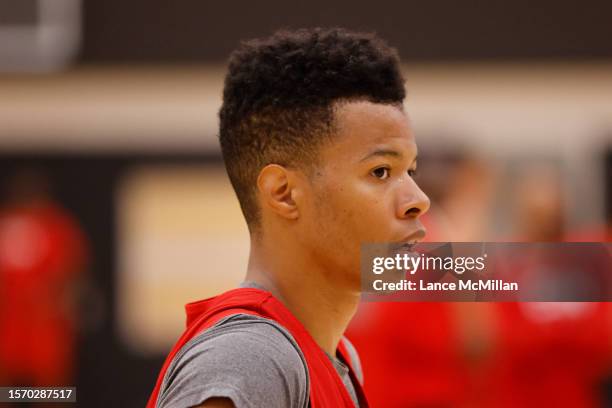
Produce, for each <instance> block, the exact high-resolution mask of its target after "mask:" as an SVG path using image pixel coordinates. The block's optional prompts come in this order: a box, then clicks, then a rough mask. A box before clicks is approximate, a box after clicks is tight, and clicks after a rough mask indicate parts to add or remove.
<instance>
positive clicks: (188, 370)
mask: <svg viewBox="0 0 612 408" xmlns="http://www.w3.org/2000/svg"><path fill="white" fill-rule="evenodd" d="M288 336H289V337H288ZM292 341H293V340H292V338H290V335H289V334H288V333H287V332H284V330H283V329H282V328H279V327H277V326H275V325H274V324H273V323H270V321H269V320H267V319H263V318H257V319H247V320H246V321H244V319H243V321H240V319H238V322H236V321H233V322H230V323H225V324H222V325H220V326H218V327H217V326H215V327H213V328H211V329H209V330H207V331H206V332H204V333H202V334H200V335H199V336H197V337H196V338H194V339H192V340H191V341H190V342H189V343H187V344H186V345H185V346H184V347H183V348H182V349H181V351H180V352H179V353H178V354H177V356H176V357H175V359H174V361H173V362H172V364H171V366H170V368H169V371H168V373H167V375H166V378H165V380H164V385H163V387H162V390H161V393H160V397H159V401H158V407H164V408H186V407H192V406H194V405H198V404H201V403H202V402H204V401H206V400H207V399H209V398H212V397H227V398H229V399H231V400H232V402H233V403H234V405H235V406H236V407H237V408H243V407H270V408H276V407H279V408H280V407H283V408H286V407H299V408H302V407H307V406H308V389H309V387H308V374H307V368H306V365H305V363H304V360H303V358H302V357H301V355H300V352H299V351H298V350H297V349H296V345H294V344H293V343H292Z"/></svg>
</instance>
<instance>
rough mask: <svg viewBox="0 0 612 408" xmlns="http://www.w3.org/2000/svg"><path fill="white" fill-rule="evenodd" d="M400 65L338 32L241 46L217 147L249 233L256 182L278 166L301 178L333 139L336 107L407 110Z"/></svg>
mask: <svg viewBox="0 0 612 408" xmlns="http://www.w3.org/2000/svg"><path fill="white" fill-rule="evenodd" d="M404 96H405V90H404V79H403V77H402V74H401V72H400V67H399V58H398V56H397V52H396V51H395V49H393V48H391V47H389V46H388V45H387V44H386V43H385V42H384V41H382V40H381V39H380V38H378V37H377V36H376V35H374V34H370V33H359V32H352V31H348V30H345V29H341V28H331V29H322V28H313V29H300V30H280V31H277V32H276V33H275V34H273V35H272V36H271V37H268V38H263V39H255V40H250V41H246V42H243V43H242V44H241V45H240V47H239V48H238V49H237V50H235V51H234V52H233V53H232V54H231V56H230V60H229V67H228V71H227V76H226V77H225V87H224V90H223V105H222V106H221V110H220V112H219V119H220V130H219V139H220V143H221V151H222V154H223V159H224V161H225V166H226V169H227V173H228V175H229V178H230V181H231V183H232V186H233V187H234V190H235V191H236V195H237V196H238V201H239V202H240V207H241V209H242V212H243V214H244V217H245V218H246V221H247V224H248V226H249V230H250V231H251V232H253V231H254V230H256V229H257V226H258V225H259V221H260V210H259V208H258V204H257V186H256V182H257V177H258V175H259V172H260V171H261V169H262V168H263V167H265V166H266V165H268V164H271V163H275V164H279V165H283V166H286V167H294V168H299V169H301V170H304V171H305V172H306V173H307V174H309V175H310V174H312V173H311V171H312V169H314V167H315V166H316V164H317V156H318V155H317V153H318V149H319V148H320V147H321V145H322V144H323V143H324V142H325V141H326V140H331V138H332V137H333V133H334V105H335V104H336V103H338V102H343V101H353V100H365V101H370V102H374V103H382V104H393V105H400V106H401V104H402V102H403V100H404Z"/></svg>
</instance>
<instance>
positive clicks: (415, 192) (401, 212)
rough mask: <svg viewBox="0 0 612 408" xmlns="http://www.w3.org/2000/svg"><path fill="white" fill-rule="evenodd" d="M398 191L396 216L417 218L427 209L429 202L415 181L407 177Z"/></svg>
mask: <svg viewBox="0 0 612 408" xmlns="http://www.w3.org/2000/svg"><path fill="white" fill-rule="evenodd" d="M402 184H403V185H402V186H401V188H400V192H399V205H398V207H397V208H398V213H397V216H398V218H418V217H420V216H421V215H423V214H425V213H426V212H427V210H429V206H430V204H431V202H430V201H429V197H427V194H425V193H424V192H423V190H421V189H420V188H419V186H418V185H417V183H416V182H415V181H414V180H413V179H412V178H411V177H408V178H407V179H406V180H404V181H403V183H402Z"/></svg>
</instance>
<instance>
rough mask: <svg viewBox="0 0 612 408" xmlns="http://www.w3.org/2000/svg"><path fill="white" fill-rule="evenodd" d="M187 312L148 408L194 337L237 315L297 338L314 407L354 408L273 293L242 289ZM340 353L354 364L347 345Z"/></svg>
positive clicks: (330, 369)
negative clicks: (270, 323) (275, 326)
mask: <svg viewBox="0 0 612 408" xmlns="http://www.w3.org/2000/svg"><path fill="white" fill-rule="evenodd" d="M185 309H186V311H187V329H186V330H185V333H183V335H182V336H181V338H180V339H179V340H178V341H177V343H176V344H175V346H174V347H173V349H172V350H171V351H170V354H169V355H168V358H167V359H166V361H165V363H164V365H163V367H162V370H161V372H160V374H159V377H158V379H157V383H156V385H155V388H154V390H153V393H152V394H151V398H150V399H149V403H148V404H147V408H154V407H155V404H156V401H157V397H158V394H159V391H160V388H161V385H162V382H163V378H164V376H165V373H166V371H167V369H168V367H169V366H170V364H171V362H172V359H173V358H174V357H175V356H176V354H177V353H178V351H179V350H180V349H181V348H182V347H183V346H184V345H185V344H186V343H187V342H188V341H189V340H190V339H191V338H193V337H194V336H196V335H197V334H199V333H200V332H202V331H204V330H206V329H208V328H209V327H211V326H212V325H214V324H215V323H217V322H218V321H219V320H220V319H222V318H224V317H226V316H229V315H232V314H237V313H246V314H253V315H258V316H261V317H264V318H268V319H271V320H274V321H276V322H277V323H279V324H280V325H281V326H283V327H284V328H285V329H286V330H287V331H288V332H289V333H290V334H291V335H292V336H293V338H294V339H295V341H296V343H297V344H298V346H299V347H300V350H301V351H302V353H303V354H304V358H305V360H306V365H307V367H308V373H309V377H310V404H311V407H312V408H332V407H333V408H338V407H346V408H349V407H350V408H353V407H354V403H353V400H352V399H351V397H350V395H349V393H348V391H347V390H346V387H345V386H344V383H343V382H342V379H341V378H340V376H339V375H338V373H337V372H336V369H335V368H334V366H333V365H332V362H331V361H330V360H329V358H328V357H327V355H325V353H324V352H323V350H322V349H321V348H320V347H319V346H318V344H317V343H316V342H315V341H314V339H313V338H312V336H310V334H309V333H308V331H307V330H306V328H305V327H304V326H303V325H302V324H301V323H300V322H299V321H298V320H297V318H296V317H295V316H293V314H291V312H290V311H289V310H288V309H287V308H286V307H285V306H284V305H283V304H282V303H281V302H280V301H279V300H277V299H276V298H274V296H272V294H271V293H269V292H267V291H264V290H261V289H255V288H239V289H234V290H230V291H228V292H225V293H223V294H221V295H219V296H217V297H214V298H210V299H206V300H202V301H199V302H195V303H190V304H188V305H187V306H185ZM338 352H339V354H340V356H341V358H343V359H344V360H345V361H346V362H349V361H350V359H349V358H348V353H347V352H346V349H345V348H344V345H343V344H341V345H340V346H339V349H338ZM349 367H350V365H349ZM349 373H350V376H351V380H352V381H353V384H354V387H355V392H356V393H357V395H358V397H359V399H360V406H361V407H367V406H368V405H367V401H366V399H365V395H364V393H363V390H362V388H361V385H360V383H359V381H357V378H356V376H355V373H354V372H353V370H352V368H350V369H349Z"/></svg>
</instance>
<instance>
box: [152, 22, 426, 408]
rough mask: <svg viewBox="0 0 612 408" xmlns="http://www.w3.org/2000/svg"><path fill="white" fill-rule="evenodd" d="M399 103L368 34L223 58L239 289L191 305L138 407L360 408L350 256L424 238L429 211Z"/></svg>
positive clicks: (333, 33)
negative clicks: (240, 256) (238, 214)
mask: <svg viewBox="0 0 612 408" xmlns="http://www.w3.org/2000/svg"><path fill="white" fill-rule="evenodd" d="M404 96H405V91H404V80H403V78H402V75H401V73H400V68H399V65H398V58H397V54H396V52H395V51H394V50H393V49H392V48H389V47H388V46H387V45H386V44H385V43H384V42H382V41H381V40H380V39H378V38H377V37H375V36H374V35H370V34H361V33H354V32H349V31H346V30H343V29H309V30H298V31H280V32H277V33H276V34H274V35H273V36H272V37H270V38H266V39H261V40H254V41H250V42H246V43H244V44H243V45H242V46H241V48H239V49H238V50H237V51H235V52H234V53H233V54H232V57H231V59H230V63H229V71H228V74H227V77H226V79H225V89H224V92H223V106H222V107H221V111H220V114H219V116H220V121H221V122H220V141H221V148H222V152H223V157H224V159H225V164H226V168H227V172H228V174H229V177H230V180H231V182H232V185H233V187H234V189H235V191H236V194H237V196H238V200H239V201H240V205H241V208H242V211H243V213H244V216H245V218H246V221H247V224H248V227H249V232H250V237H251V253H250V257H249V263H248V267H247V273H246V279H245V281H244V282H243V284H242V285H241V287H240V288H238V289H234V290H231V291H229V292H226V293H224V294H222V295H219V296H217V297H215V298H212V299H207V300H204V301H201V302H196V303H192V304H189V305H187V314H188V317H187V330H186V332H185V334H184V335H183V337H182V338H181V339H180V340H179V341H178V343H177V344H176V345H175V347H174V349H173V350H172V352H171V353H170V355H169V356H168V359H167V361H166V364H165V365H164V367H163V368H162V372H161V373H160V376H159V379H158V383H157V385H156V388H155V390H154V391H153V394H152V396H151V399H150V401H149V406H150V407H154V406H157V407H192V406H201V407H233V406H236V407H270V408H272V407H308V406H311V407H316V408H319V407H354V406H360V407H365V406H367V401H366V399H365V396H364V395H363V391H362V388H361V384H360V382H361V369H360V367H359V360H358V357H357V354H356V352H355V350H354V349H353V348H352V346H351V345H350V343H348V341H347V340H346V339H344V338H343V333H344V331H345V329H346V327H347V325H348V323H349V321H350V319H351V317H352V316H353V314H354V313H355V311H356V308H357V305H358V302H359V298H360V245H361V244H362V243H366V242H398V243H399V242H402V243H407V242H416V241H418V240H420V239H422V238H423V236H424V230H423V227H422V225H421V223H420V221H419V220H418V218H419V216H420V215H422V214H423V213H425V212H426V211H427V209H428V207H429V200H428V198H427V196H426V195H425V194H424V193H423V192H422V191H421V190H420V189H419V188H418V186H417V185H416V183H415V181H414V180H413V178H412V177H413V175H414V172H415V170H416V156H417V148H416V144H415V140H414V136H413V134H412V131H411V128H410V123H409V121H408V118H407V116H406V114H405V112H404V110H403V106H402V102H403V99H404Z"/></svg>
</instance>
